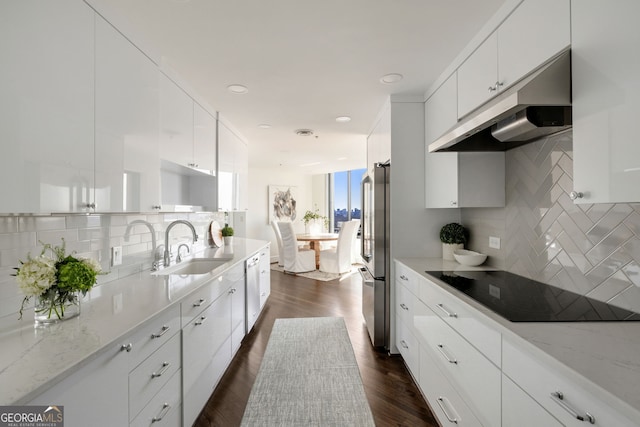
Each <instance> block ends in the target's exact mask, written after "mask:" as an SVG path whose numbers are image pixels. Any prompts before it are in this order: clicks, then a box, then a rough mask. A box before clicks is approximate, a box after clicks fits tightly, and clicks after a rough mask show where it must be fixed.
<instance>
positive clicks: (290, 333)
mask: <svg viewBox="0 0 640 427" xmlns="http://www.w3.org/2000/svg"><path fill="white" fill-rule="evenodd" d="M242 425H243V426H252V427H253V426H260V427H262V426H323V427H324V426H349V427H351V426H374V425H375V423H374V421H373V415H372V414H371V408H369V403H368V402H367V396H366V395H365V392H364V386H363V385H362V378H361V377H360V370H359V369H358V365H357V363H356V358H355V355H354V353H353V348H352V347H351V341H350V340H349V334H348V333H347V328H346V326H345V323H344V319H343V318H341V317H313V318H302V319H276V321H275V324H274V325H273V330H272V331H271V337H269V342H268V343H267V349H266V350H265V353H264V358H263V359H262V364H261V365H260V370H259V371H258V376H257V377H256V381H255V383H254V384H253V388H252V389H251V394H250V395H249V402H248V403H247V407H246V408H245V411H244V416H243V418H242Z"/></svg>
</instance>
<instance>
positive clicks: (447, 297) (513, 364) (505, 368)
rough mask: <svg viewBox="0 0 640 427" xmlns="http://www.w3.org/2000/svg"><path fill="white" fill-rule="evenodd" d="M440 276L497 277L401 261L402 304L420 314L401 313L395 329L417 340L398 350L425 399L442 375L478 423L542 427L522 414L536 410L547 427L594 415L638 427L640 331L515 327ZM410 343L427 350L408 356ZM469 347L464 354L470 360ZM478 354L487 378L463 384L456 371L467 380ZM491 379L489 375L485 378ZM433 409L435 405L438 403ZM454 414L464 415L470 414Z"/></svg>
mask: <svg viewBox="0 0 640 427" xmlns="http://www.w3.org/2000/svg"><path fill="white" fill-rule="evenodd" d="M439 270H440V271H468V270H490V268H488V267H478V268H474V267H465V266H461V265H460V264H457V263H456V262H450V261H443V260H441V259H425V258H403V259H399V260H396V295H397V299H398V304H404V305H405V307H407V306H408V307H411V305H413V307H414V309H413V310H412V311H411V312H409V311H408V310H405V309H404V307H402V306H400V310H398V307H396V313H397V314H398V313H400V314H398V321H397V325H400V326H399V327H400V334H402V333H403V332H402V325H407V330H408V331H409V332H407V334H406V335H407V336H408V337H409V338H407V339H405V338H403V337H399V338H397V340H396V341H398V342H399V344H398V348H400V351H401V353H402V352H403V351H405V352H406V353H407V354H408V357H405V356H404V355H403V357H405V361H406V360H407V359H408V360H409V363H408V366H409V369H410V370H411V371H412V374H413V375H414V377H415V378H416V379H417V381H418V383H421V382H422V384H420V385H421V387H423V392H424V393H425V395H426V397H427V400H429V390H428V388H429V387H430V385H428V384H427V382H426V381H424V380H425V379H427V377H429V380H430V384H433V383H434V382H433V378H434V375H438V376H441V377H442V378H445V379H446V381H445V382H447V383H451V384H454V388H455V387H456V385H457V386H458V389H457V390H456V393H458V394H459V395H460V396H462V399H461V401H462V402H465V404H467V405H468V406H469V408H470V411H469V413H470V414H471V416H474V417H477V418H478V419H479V422H480V423H487V422H491V424H492V425H500V422H501V423H502V425H503V426H507V425H511V423H510V422H509V421H508V420H513V419H514V418H510V417H511V415H513V416H514V417H516V418H515V419H518V420H519V421H518V423H519V425H535V423H536V422H540V421H539V420H537V421H536V420H535V419H533V420H528V421H527V416H526V414H527V410H528V409H527V410H525V409H524V408H531V411H537V412H535V413H539V414H544V416H548V417H549V424H545V425H573V424H572V423H573V422H578V423H580V420H578V417H581V418H583V419H584V420H587V421H589V420H590V419H589V417H590V416H591V417H594V418H595V424H596V425H616V426H620V425H629V426H636V425H639V424H638V423H640V421H639V420H640V356H639V355H640V323H638V322H635V321H628V322H611V321H607V322H580V321H578V322H510V321H508V320H506V319H505V318H503V317H502V316H499V315H497V314H496V313H494V312H493V311H492V310H490V309H488V308H486V307H484V306H483V305H481V304H479V303H478V302H476V301H475V300H474V299H472V298H470V297H469V296H468V295H466V294H465V293H463V292H461V291H459V290H457V289H455V288H454V287H452V286H450V285H448V284H446V283H444V282H443V281H442V280H440V279H439V278H437V277H434V276H432V275H430V274H427V273H426V272H425V271H439ZM401 276H404V279H403V278H402V277H401ZM414 279H415V280H414ZM399 289H400V291H399ZM398 292H400V293H399V294H398ZM400 299H404V301H402V302H401V301H400ZM406 301H409V302H406ZM415 307H418V308H417V309H416V308H415ZM405 313H411V314H405ZM436 328H441V330H442V331H443V332H442V334H440V335H438V333H435V332H433V331H434V329H436ZM412 334H413V335H412ZM448 336H453V339H452V341H451V345H450V346H449V347H447V344H446V343H444V341H442V340H444V339H447V338H446V337H448ZM411 337H415V340H414V344H415V345H414V346H413V347H414V348H415V347H419V349H420V351H419V352H418V354H417V355H416V353H412V352H411V351H406V350H407V349H405V348H403V347H404V346H405V345H407V346H408V347H411V345H408V344H411V342H410V341H411ZM443 337H444V338H443ZM460 338H462V339H463V341H460ZM402 340H405V343H404V344H403V343H402ZM456 340H457V341H456ZM407 343H408V344H407ZM458 344H459V345H460V346H459V347H458V348H456V346H457V345H458ZM430 347H433V348H430ZM461 348H464V349H466V350H465V351H464V352H462V351H461V350H460V349H461ZM427 353H429V355H427V356H425V355H426V354H427ZM471 353H474V354H475V355H474V357H476V360H479V361H480V362H479V363H481V366H484V367H485V368H486V369H484V370H483V372H481V373H478V372H476V373H475V374H472V376H474V375H475V378H467V377H464V376H460V375H459V372H458V371H460V370H462V371H463V370H464V367H465V364H466V366H469V363H470V362H469V361H470V354H471ZM476 353H477V354H476ZM412 354H413V355H414V356H412ZM443 355H445V357H443ZM429 356H432V357H429ZM412 357H415V359H414V360H412ZM441 360H442V361H444V362H443V363H442V364H441V365H439V366H442V369H440V370H436V371H433V370H432V365H438V364H439V363H441ZM479 366H480V365H479ZM412 368H413V369H412ZM485 372H490V373H489V374H487V376H486V377H483V375H484V373H485ZM492 383H494V384H495V386H496V387H495V390H496V396H494V398H493V399H492V400H491V401H489V402H488V403H486V402H485V403H483V404H481V405H476V406H475V407H474V402H473V400H474V398H476V397H478V395H480V396H479V399H486V398H487V396H488V395H490V391H489V386H490V384H492ZM460 384H463V385H468V387H464V386H460ZM475 385H478V390H482V393H478V394H476V395H474V394H473V393H472V392H471V391H470V390H471V389H472V387H474V386H475ZM516 396H517V398H516ZM520 397H522V399H520ZM558 401H560V403H558ZM440 403H441V401H438V402H437V404H438V405H439V404H440ZM563 403H564V404H565V405H568V408H569V409H567V407H563V405H562V404H563ZM430 404H431V406H432V407H433V406H434V405H433V402H430ZM490 404H494V406H493V410H491V411H486V408H488V407H489V406H490ZM447 405H448V403H447V404H443V406H445V410H443V413H445V414H447V416H452V415H451V414H453V413H454V411H453V410H452V409H451V408H452V407H453V406H454V405H450V406H447ZM516 408H518V409H516ZM456 410H457V411H458V412H462V413H464V409H462V410H460V409H457V408H456ZM483 411H486V412H485V413H483ZM571 411H573V412H574V413H573V414H572V413H571ZM496 412H497V413H496ZM434 413H437V405H436V408H434ZM531 413H534V412H531ZM492 416H497V421H488V420H491V417H492ZM463 418H464V417H463ZM467 420H469V417H467ZM558 420H559V421H558ZM512 422H513V421H512ZM527 423H529V424H527ZM531 423H533V424H531ZM554 423H557V424H554ZM587 424H588V423H587ZM538 425H540V424H538ZM578 425H580V424H578Z"/></svg>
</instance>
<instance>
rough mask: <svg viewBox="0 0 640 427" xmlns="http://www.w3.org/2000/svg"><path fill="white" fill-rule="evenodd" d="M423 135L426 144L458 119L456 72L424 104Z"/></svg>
mask: <svg viewBox="0 0 640 427" xmlns="http://www.w3.org/2000/svg"><path fill="white" fill-rule="evenodd" d="M424 119H425V120H424V135H425V140H426V141H427V145H429V144H431V143H432V142H433V141H435V140H436V139H438V137H440V136H441V135H442V134H444V133H445V132H446V131H447V130H449V129H450V128H451V127H453V125H455V124H456V123H457V121H458V74H457V72H454V73H453V74H452V75H451V76H449V78H447V80H445V82H444V83H443V84H442V86H440V87H439V88H438V90H436V91H435V92H434V93H433V94H432V95H431V96H430V97H429V99H427V102H425V104H424Z"/></svg>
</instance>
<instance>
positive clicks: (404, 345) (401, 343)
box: [400, 340, 409, 349]
mask: <svg viewBox="0 0 640 427" xmlns="http://www.w3.org/2000/svg"><path fill="white" fill-rule="evenodd" d="M400 345H401V346H402V347H404V348H406V349H409V346H408V345H407V342H406V341H405V340H402V341H400Z"/></svg>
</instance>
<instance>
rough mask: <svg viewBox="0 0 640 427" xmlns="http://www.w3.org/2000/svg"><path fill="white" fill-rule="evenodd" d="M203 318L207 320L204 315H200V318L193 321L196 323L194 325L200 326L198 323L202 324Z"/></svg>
mask: <svg viewBox="0 0 640 427" xmlns="http://www.w3.org/2000/svg"><path fill="white" fill-rule="evenodd" d="M205 320H207V317H206V316H202V317H200V320H198V321H197V322H196V323H195V325H196V326H200V325H202V324H203V323H204V321H205Z"/></svg>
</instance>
